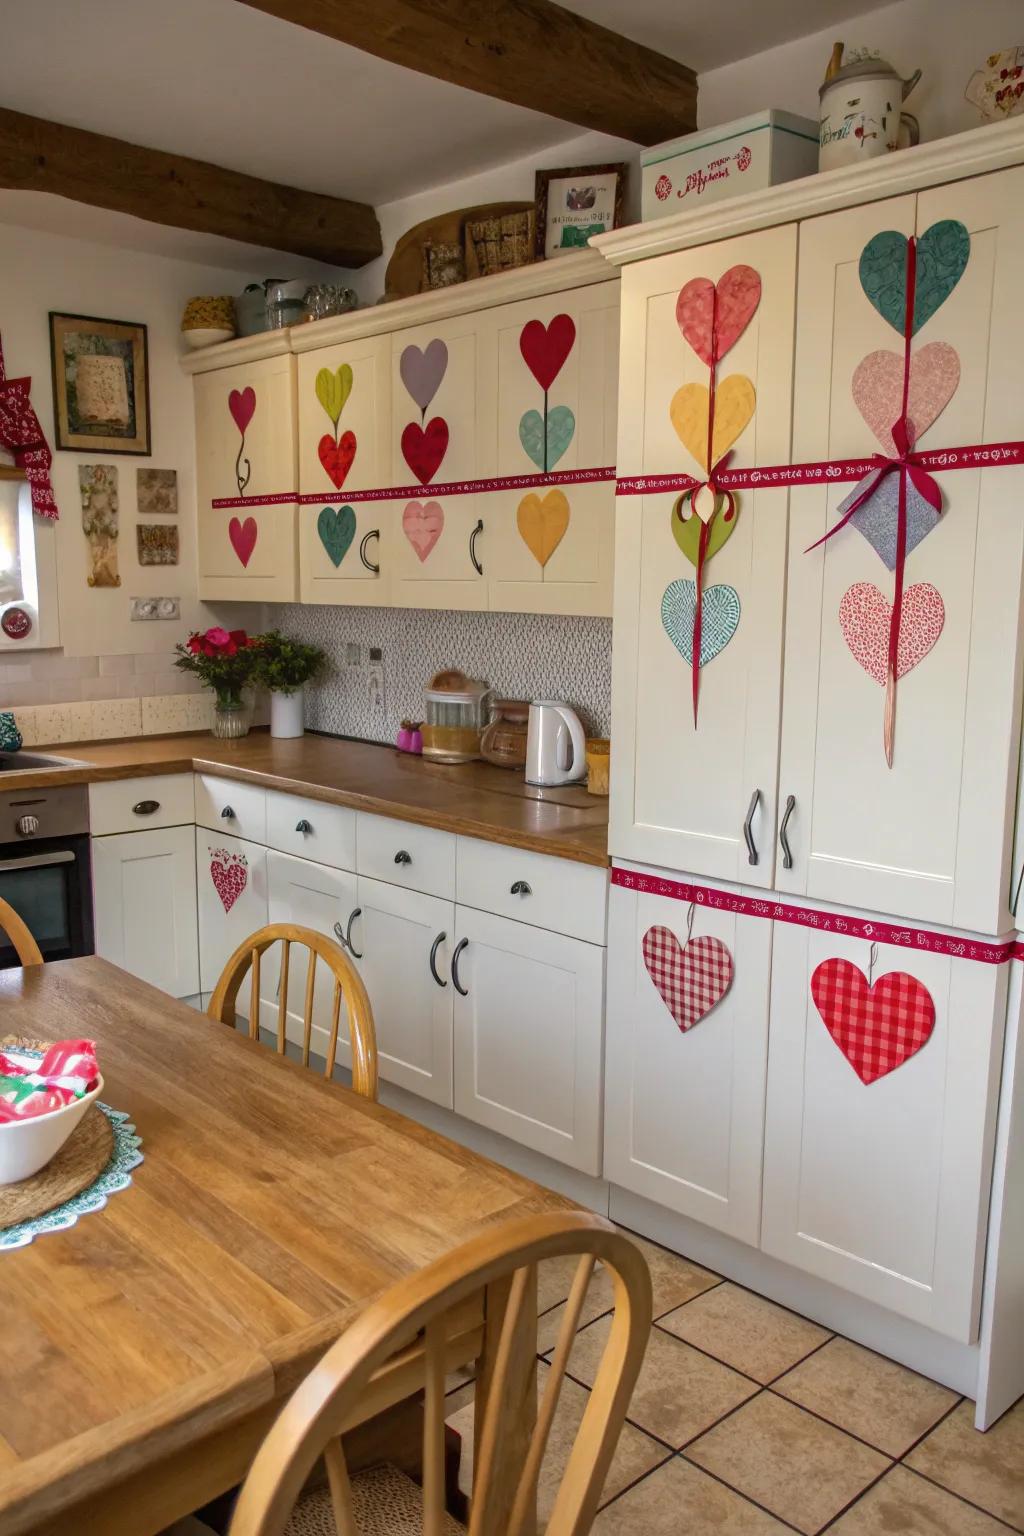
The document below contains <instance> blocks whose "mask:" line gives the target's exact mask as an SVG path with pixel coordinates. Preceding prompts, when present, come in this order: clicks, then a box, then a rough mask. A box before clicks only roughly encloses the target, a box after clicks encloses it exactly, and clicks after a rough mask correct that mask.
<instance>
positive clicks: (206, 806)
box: [196, 773, 298, 843]
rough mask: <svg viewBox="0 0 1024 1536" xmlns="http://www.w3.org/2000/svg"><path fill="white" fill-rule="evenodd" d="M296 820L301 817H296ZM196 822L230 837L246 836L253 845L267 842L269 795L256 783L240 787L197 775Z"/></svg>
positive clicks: (231, 780)
mask: <svg viewBox="0 0 1024 1536" xmlns="http://www.w3.org/2000/svg"><path fill="white" fill-rule="evenodd" d="M295 819H296V821H297V820H298V817H296V818H295ZM196 821H197V822H198V824H199V825H200V826H201V827H211V828H212V829H213V830H214V831H215V832H223V833H225V834H227V835H229V836H231V837H245V838H248V840H249V841H250V842H251V843H265V842H266V840H267V792H266V790H265V789H258V788H257V787H256V785H255V784H240V783H238V781H237V780H235V779H217V778H214V776H213V775H212V774H209V773H197V774H196Z"/></svg>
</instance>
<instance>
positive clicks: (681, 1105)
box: [604, 886, 771, 1244]
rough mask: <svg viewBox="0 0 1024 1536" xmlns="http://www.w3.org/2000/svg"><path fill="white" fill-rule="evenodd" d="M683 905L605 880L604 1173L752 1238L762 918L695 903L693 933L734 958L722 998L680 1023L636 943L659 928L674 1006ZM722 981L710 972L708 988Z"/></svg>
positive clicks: (757, 1198)
mask: <svg viewBox="0 0 1024 1536" xmlns="http://www.w3.org/2000/svg"><path fill="white" fill-rule="evenodd" d="M688 910H689V909H688V908H687V906H686V904H685V903H683V902H679V901H675V900H674V899H672V898H671V897H666V896H654V895H650V894H646V893H642V892H636V891H627V890H624V889H623V888H622V887H620V886H613V887H612V891H611V898H610V905H609V921H608V1017H607V1047H606V1052H607V1055H606V1065H607V1078H606V1084H605V1134H604V1175H605V1178H607V1179H610V1180H611V1181H612V1182H613V1183H615V1184H621V1185H622V1187H623V1188H624V1189H630V1190H634V1191H635V1192H636V1193H637V1194H639V1195H645V1196H646V1197H647V1198H648V1199H649V1200H655V1201H657V1203H658V1204H659V1205H665V1206H669V1207H670V1208H671V1209H672V1210H675V1211H680V1212H681V1213H682V1214H683V1215H684V1216H692V1217H694V1218H695V1219H696V1220H697V1221H703V1222H705V1223H706V1224H707V1225H708V1226H711V1227H717V1228H718V1230H719V1231H721V1232H727V1233H728V1234H729V1235H730V1236H731V1237H737V1238H739V1239H740V1240H741V1241H742V1242H745V1243H753V1244H756V1243H757V1239H758V1231H759V1227H760V1218H761V1144H762V1139H763V1132H764V1084H765V1071H766V1066H767V1055H768V984H769V977H770V974H771V925H770V923H767V922H762V921H761V920H760V919H758V918H754V917H738V916H735V915H734V914H733V913H731V912H715V911H710V910H708V909H706V908H703V907H702V908H700V910H699V911H697V912H696V913H695V914H694V924H693V929H692V939H693V941H695V942H696V943H697V944H698V945H699V944H700V941H701V940H702V939H706V938H709V937H710V938H715V939H719V940H721V941H722V942H723V943H724V944H725V945H726V946H727V948H728V950H729V953H730V955H731V957H732V966H733V977H732V982H731V985H730V986H729V987H728V990H727V991H726V992H725V993H724V995H723V996H722V998H721V1001H720V1002H717V1003H716V1004H715V1005H714V1006H713V1007H712V1008H711V1011H710V1012H708V1013H707V1014H705V1015H704V1017H702V1018H700V1019H698V1020H697V1021H696V1022H695V1023H692V1024H690V1025H689V1026H688V1027H687V1028H686V1030H685V1032H684V1031H683V1028H682V1027H681V1025H680V1024H679V1023H678V1022H677V1019H676V1018H675V1017H674V1016H673V1014H672V1013H671V1012H670V1011H669V1007H668V1006H667V1005H666V1003H665V1001H663V997H662V994H661V993H660V992H659V991H658V988H657V986H656V984H655V981H654V979H653V977H652V974H651V972H650V971H649V970H648V968H647V965H646V963H645V960H644V953H643V943H644V936H645V935H646V934H648V933H649V932H650V930H651V929H655V928H658V929H665V930H668V933H667V934H662V935H658V936H657V937H658V938H659V939H660V940H661V943H660V944H659V946H658V949H659V952H660V956H661V958H660V959H659V958H658V957H657V956H655V955H652V965H653V967H654V970H655V974H656V975H657V976H658V978H659V980H660V981H661V984H662V986H663V987H664V988H665V990H666V991H667V992H668V994H669V997H670V999H673V1001H674V1006H675V1007H677V1008H679V1007H680V999H679V996H678V991H677V990H676V988H675V987H674V985H673V978H678V977H679V975H680V972H679V970H678V969H677V968H676V967H674V966H673V964H672V961H673V957H674V955H678V950H676V949H674V947H673V944H672V940H673V939H674V940H675V944H676V945H680V946H681V945H684V944H685V943H686V942H687V931H688V921H689V917H688ZM669 935H671V938H670V937H669ZM666 946H667V948H666ZM652 947H653V946H652ZM691 953H694V954H696V953H699V951H698V952H691ZM704 958H705V959H707V958H708V957H707V954H706V953H705V957H704ZM696 979H697V978H696V977H694V981H695V982H696ZM720 984H721V982H720V979H719V980H718V981H716V983H715V985H714V988H713V990H714V991H717V990H718V987H719V986H720ZM711 995H712V993H711V992H709V993H708V994H707V996H706V998H705V1002H706V1001H707V1000H708V999H709V998H710V996H711ZM691 996H692V994H691V993H687V1003H686V1004H684V1005H683V1006H693V1005H692V1003H691V1002H690V999H691ZM682 1016H683V1018H684V1020H685V1019H686V1018H688V1017H690V1016H691V1015H689V1014H687V1013H685V1012H684V1013H683V1015H682Z"/></svg>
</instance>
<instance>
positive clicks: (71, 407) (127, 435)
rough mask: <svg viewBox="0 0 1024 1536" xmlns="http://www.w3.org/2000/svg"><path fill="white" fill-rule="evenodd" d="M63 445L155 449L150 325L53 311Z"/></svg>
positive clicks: (86, 449)
mask: <svg viewBox="0 0 1024 1536" xmlns="http://www.w3.org/2000/svg"><path fill="white" fill-rule="evenodd" d="M50 357H51V360H52V363H53V419H54V423H55V426H56V435H57V447H58V448H69V449H71V451H72V452H79V453H104V454H107V453H140V454H148V453H149V451H150V423H149V351H148V346H147V340H146V327H145V326H144V325H135V324H132V323H131V322H130V321H126V320H96V319H92V318H90V317H89V316H87V315H58V314H55V313H54V312H53V310H51V311H50Z"/></svg>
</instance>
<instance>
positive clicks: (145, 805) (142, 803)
mask: <svg viewBox="0 0 1024 1536" xmlns="http://www.w3.org/2000/svg"><path fill="white" fill-rule="evenodd" d="M159 809H160V801H159V800H136V802H135V804H134V805H133V806H132V812H133V814H134V815H136V816H152V815H153V812H154V811H158V810H159Z"/></svg>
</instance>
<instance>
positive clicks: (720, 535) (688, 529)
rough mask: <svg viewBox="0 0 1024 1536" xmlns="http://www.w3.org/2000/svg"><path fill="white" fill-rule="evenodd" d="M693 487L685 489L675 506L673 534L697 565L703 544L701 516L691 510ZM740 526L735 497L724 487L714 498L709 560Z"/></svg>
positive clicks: (686, 554) (687, 556) (707, 551)
mask: <svg viewBox="0 0 1024 1536" xmlns="http://www.w3.org/2000/svg"><path fill="white" fill-rule="evenodd" d="M692 496H693V492H692V491H684V492H683V494H682V495H681V496H680V497H678V499H677V500H676V502H675V505H674V506H673V508H672V537H673V538H674V539H675V541H676V543H677V544H678V545H679V548H680V549H681V550H682V552H683V554H684V555H685V556H686V558H687V560H689V562H690V564H691V565H692V566H694V567H696V565H697V554H698V546H699V544H700V530H701V520H700V518H699V517H698V516H697V515H696V514H695V513H694V512H692V511H690V510H689V504H690V500H691V498H692ZM735 527H736V502H735V500H734V498H733V497H731V496H727V495H726V494H725V492H724V491H719V492H718V494H717V495H716V496H715V501H714V516H713V519H712V522H711V531H710V533H709V534H708V545H707V549H706V550H705V551H704V559H705V561H707V560H710V559H711V556H712V555H716V554H717V553H718V551H719V550H720V549H721V547H722V545H723V544H725V543H726V541H727V540H728V539H730V538H731V537H732V531H733V529H734V528H735Z"/></svg>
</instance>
